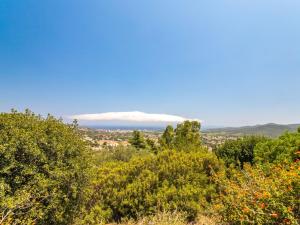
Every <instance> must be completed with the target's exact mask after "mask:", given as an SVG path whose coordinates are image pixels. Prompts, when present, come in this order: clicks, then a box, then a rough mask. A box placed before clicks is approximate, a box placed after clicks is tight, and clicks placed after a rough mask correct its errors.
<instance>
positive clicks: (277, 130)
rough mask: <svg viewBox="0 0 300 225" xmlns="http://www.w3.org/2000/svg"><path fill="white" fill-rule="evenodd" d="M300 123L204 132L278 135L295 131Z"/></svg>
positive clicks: (261, 125)
mask: <svg viewBox="0 0 300 225" xmlns="http://www.w3.org/2000/svg"><path fill="white" fill-rule="evenodd" d="M298 127H300V124H276V123H267V124H258V125H254V126H242V127H224V128H213V129H206V130H204V131H203V133H220V134H224V135H237V136H240V135H264V136H269V137H278V136H280V135H281V134H283V133H284V132H286V131H289V132H295V131H296V130H297V128H298Z"/></svg>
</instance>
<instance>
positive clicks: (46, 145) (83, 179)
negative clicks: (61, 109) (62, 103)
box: [0, 110, 90, 224]
mask: <svg viewBox="0 0 300 225" xmlns="http://www.w3.org/2000/svg"><path fill="white" fill-rule="evenodd" d="M89 161H90V160H89V151H88V149H87V147H86V146H85V143H84V142H83V141H82V140H81V139H80V137H79V135H78V133H77V127H76V125H65V124H63V123H62V122H61V121H59V120H56V119H54V118H53V117H52V116H48V117H47V118H46V119H43V118H42V117H41V116H36V115H34V114H33V113H31V112H30V111H29V110H27V111H26V112H25V113H18V112H16V111H13V112H12V113H1V114H0V213H1V214H2V217H1V218H0V224H70V223H72V221H73V219H74V217H75V216H76V214H77V213H78V211H79V210H80V207H81V204H82V203H83V202H84V193H85V186H86V184H87V183H88V179H89V177H88V175H89V163H88V162H89Z"/></svg>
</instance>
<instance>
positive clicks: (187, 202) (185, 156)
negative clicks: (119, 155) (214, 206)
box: [83, 151, 221, 224]
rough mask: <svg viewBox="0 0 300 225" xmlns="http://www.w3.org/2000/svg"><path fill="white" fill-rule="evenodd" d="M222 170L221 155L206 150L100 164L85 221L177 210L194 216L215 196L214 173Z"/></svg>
mask: <svg viewBox="0 0 300 225" xmlns="http://www.w3.org/2000/svg"><path fill="white" fill-rule="evenodd" d="M220 169H221V167H220V165H219V163H218V161H217V159H216V157H214V156H213V155H212V154H208V153H201V152H193V153H186V152H182V151H181V152H175V151H163V152H160V153H158V154H157V155H154V154H148V155H147V156H143V157H134V158H133V159H132V160H130V161H129V162H109V163H106V164H104V165H102V166H101V167H100V168H99V171H98V174H97V179H96V180H95V182H94V192H93V194H92V196H91V201H90V202H89V203H88V205H87V211H88V213H87V215H86V216H85V218H84V220H83V221H84V222H83V223H85V224H94V223H97V222H98V221H120V220H121V219H124V218H133V219H137V218H139V217H140V216H147V215H151V214H153V213H155V212H160V211H171V212H172V211H176V210H179V211H181V212H185V213H186V215H187V217H188V219H190V220H193V219H195V218H196V216H197V213H198V212H199V211H200V210H201V209H203V208H205V207H206V206H207V204H208V203H209V202H210V201H211V199H212V198H213V196H214V195H215V185H214V184H213V182H212V180H211V175H212V171H213V170H214V171H219V170H220Z"/></svg>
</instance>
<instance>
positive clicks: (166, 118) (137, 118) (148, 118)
mask: <svg viewBox="0 0 300 225" xmlns="http://www.w3.org/2000/svg"><path fill="white" fill-rule="evenodd" d="M70 119H77V120H79V121H126V122H145V123H160V122H165V123H181V122H183V121H185V120H191V121H199V122H201V121H200V120H199V119H188V118H184V117H181V116H174V115H168V114H150V113H144V112H137V111H135V112H108V113H97V114H81V115H73V116H71V117H70Z"/></svg>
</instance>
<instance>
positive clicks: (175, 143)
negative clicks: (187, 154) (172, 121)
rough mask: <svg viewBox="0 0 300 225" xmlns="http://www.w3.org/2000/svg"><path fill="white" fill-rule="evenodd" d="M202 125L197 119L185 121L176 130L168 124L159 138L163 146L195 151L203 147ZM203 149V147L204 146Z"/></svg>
mask: <svg viewBox="0 0 300 225" xmlns="http://www.w3.org/2000/svg"><path fill="white" fill-rule="evenodd" d="M200 128H201V125H200V123H199V122H197V121H185V122H183V123H181V124H178V125H177V127H176V129H175V130H174V129H173V127H172V126H168V127H167V128H166V130H165V131H164V133H163V135H162V137H161V138H160V140H159V143H160V144H161V146H162V148H166V149H175V150H179V151H193V150H198V149H200V148H201V137H200ZM202 149H203V148H202Z"/></svg>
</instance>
